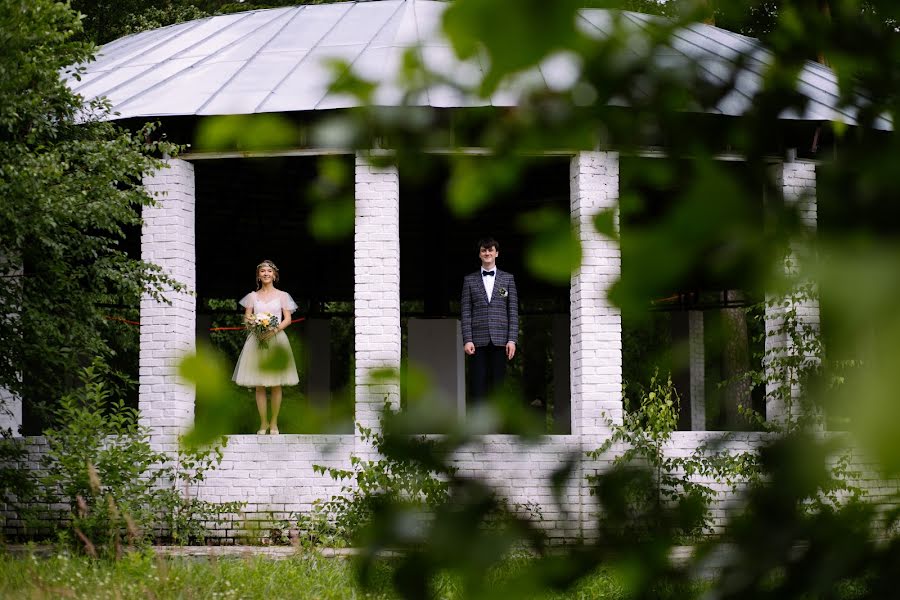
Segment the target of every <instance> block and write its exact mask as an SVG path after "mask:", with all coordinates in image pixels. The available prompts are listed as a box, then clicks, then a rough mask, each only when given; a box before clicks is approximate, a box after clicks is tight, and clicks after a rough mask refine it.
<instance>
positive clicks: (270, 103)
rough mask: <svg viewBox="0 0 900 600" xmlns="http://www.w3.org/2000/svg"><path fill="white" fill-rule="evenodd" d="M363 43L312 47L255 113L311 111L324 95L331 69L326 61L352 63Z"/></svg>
mask: <svg viewBox="0 0 900 600" xmlns="http://www.w3.org/2000/svg"><path fill="white" fill-rule="evenodd" d="M364 47H365V46H362V45H356V46H330V47H317V48H313V49H312V50H311V51H310V52H309V54H307V55H306V57H305V58H304V59H303V61H302V62H301V63H300V65H302V67H303V68H302V69H294V70H293V71H292V72H291V73H290V74H289V75H288V76H287V77H285V78H284V80H283V81H281V82H280V83H279V84H278V86H277V87H275V88H274V89H273V91H272V93H271V94H270V95H269V97H268V98H266V100H265V101H264V102H263V103H262V104H260V105H259V106H258V107H257V109H256V111H255V112H286V111H293V110H314V109H315V108H316V106H317V105H318V104H319V103H320V102H321V101H322V100H323V99H324V98H325V95H326V93H327V92H328V87H329V86H330V84H331V80H332V78H333V76H334V71H333V70H332V68H331V67H330V66H329V65H328V61H330V60H343V61H347V62H352V61H353V59H354V58H356V57H357V55H359V53H360V52H362V50H363V48H364Z"/></svg>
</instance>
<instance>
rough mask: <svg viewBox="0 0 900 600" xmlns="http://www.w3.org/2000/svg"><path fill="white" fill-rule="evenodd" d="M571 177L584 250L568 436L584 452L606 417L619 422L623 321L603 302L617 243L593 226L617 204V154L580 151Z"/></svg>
mask: <svg viewBox="0 0 900 600" xmlns="http://www.w3.org/2000/svg"><path fill="white" fill-rule="evenodd" d="M570 173H571V179H572V185H571V194H572V220H573V222H574V223H575V224H576V226H577V227H578V231H579V239H580V240H581V247H582V249H583V252H584V259H583V261H582V265H581V269H580V270H579V271H578V273H577V274H575V276H573V277H572V289H571V319H572V322H571V340H572V347H571V353H570V357H571V367H570V372H571V376H572V433H573V434H575V435H580V436H582V439H584V440H585V441H584V443H585V444H586V445H585V448H588V447H596V445H599V444H600V443H601V441H602V439H603V438H604V437H605V436H607V435H608V434H609V427H608V426H607V424H606V419H607V418H611V419H612V420H613V421H614V422H616V423H621V422H622V317H621V315H620V313H619V310H618V309H617V308H615V307H614V306H612V305H611V304H610V303H609V301H608V300H607V298H606V295H607V290H608V289H609V287H610V285H611V284H612V283H613V282H614V281H615V280H616V279H617V278H618V277H619V272H620V270H621V257H620V253H619V244H618V242H617V241H615V240H610V239H608V238H605V237H603V236H601V235H600V234H598V233H597V231H596V230H595V228H594V225H593V222H592V219H593V217H594V215H596V214H597V213H598V212H600V211H601V210H604V209H607V208H615V207H616V206H617V204H618V200H619V156H618V154H616V153H614V152H582V153H579V154H577V155H576V156H575V157H574V158H573V159H572V163H571V168H570ZM617 223H618V217H617ZM585 438H596V439H595V440H588V439H585ZM592 444H596V445H592Z"/></svg>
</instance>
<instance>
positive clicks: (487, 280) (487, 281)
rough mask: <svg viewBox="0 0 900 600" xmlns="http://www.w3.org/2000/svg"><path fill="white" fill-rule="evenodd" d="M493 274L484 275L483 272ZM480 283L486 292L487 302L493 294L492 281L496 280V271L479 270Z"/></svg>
mask: <svg viewBox="0 0 900 600" xmlns="http://www.w3.org/2000/svg"><path fill="white" fill-rule="evenodd" d="M485 271H487V272H488V273H493V274H494V275H493V276H491V275H485V274H484V272H485ZM480 272H481V282H482V283H484V291H485V292H487V297H488V302H490V301H491V296H493V294H494V281H495V280H496V279H497V269H496V267H495V268H493V269H481V271H480Z"/></svg>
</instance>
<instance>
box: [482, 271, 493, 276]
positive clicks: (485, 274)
mask: <svg viewBox="0 0 900 600" xmlns="http://www.w3.org/2000/svg"><path fill="white" fill-rule="evenodd" d="M488 275H490V276H491V277H493V276H494V272H493V271H482V272H481V276H482V277H487V276H488Z"/></svg>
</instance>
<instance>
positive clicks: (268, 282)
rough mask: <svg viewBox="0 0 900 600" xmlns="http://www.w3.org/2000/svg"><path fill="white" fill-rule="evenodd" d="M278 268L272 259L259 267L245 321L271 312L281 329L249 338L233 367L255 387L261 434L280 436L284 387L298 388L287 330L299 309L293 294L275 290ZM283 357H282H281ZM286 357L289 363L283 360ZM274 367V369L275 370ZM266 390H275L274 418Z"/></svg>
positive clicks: (244, 383)
mask: <svg viewBox="0 0 900 600" xmlns="http://www.w3.org/2000/svg"><path fill="white" fill-rule="evenodd" d="M278 279H279V277H278V267H276V266H275V263H273V262H272V261H270V260H264V261H262V262H261V263H259V264H258V265H257V266H256V291H255V292H250V293H249V294H247V295H246V296H244V297H243V298H241V301H240V302H241V306H243V307H244V319H245V320H247V319H249V318H250V316H251V315H253V314H254V313H262V312H268V313H271V314H273V315H275V317H276V319H277V320H278V326H277V327H276V328H275V329H274V330H272V331H267V332H265V333H264V334H263V335H262V336H260V337H259V338H257V337H256V336H254V335H252V334H251V335H250V336H248V337H247V341H246V342H244V348H243V350H241V355H240V357H239V358H238V361H237V365H236V366H235V368H234V375H233V376H232V379H233V380H234V382H235V383H237V384H238V385H241V386H244V387H253V388H256V408H257V410H258V411H259V420H260V425H259V431H257V432H256V433H258V434H265V433H266V431H268V432H269V433H270V434H272V435H278V411H279V410H280V409H281V386H283V385H297V383H299V381H300V378H299V377H298V376H297V366H296V365H295V363H294V354H293V352H291V344H290V342H289V341H288V338H287V334H286V333H284V330H285V329H287V327H288V326H289V325H290V324H291V313H293V312H294V311H295V310H297V303H296V302H294V299H293V298H291V296H290V294H288V293H287V292H284V291H282V290H279V289H277V288H276V287H275V283H277V282H278ZM279 355H281V356H279ZM284 356H286V357H287V360H284V358H283V357H284ZM273 367H274V368H273ZM266 388H271V389H272V417H271V419H270V418H268V416H267V410H266V408H267V407H266Z"/></svg>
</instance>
